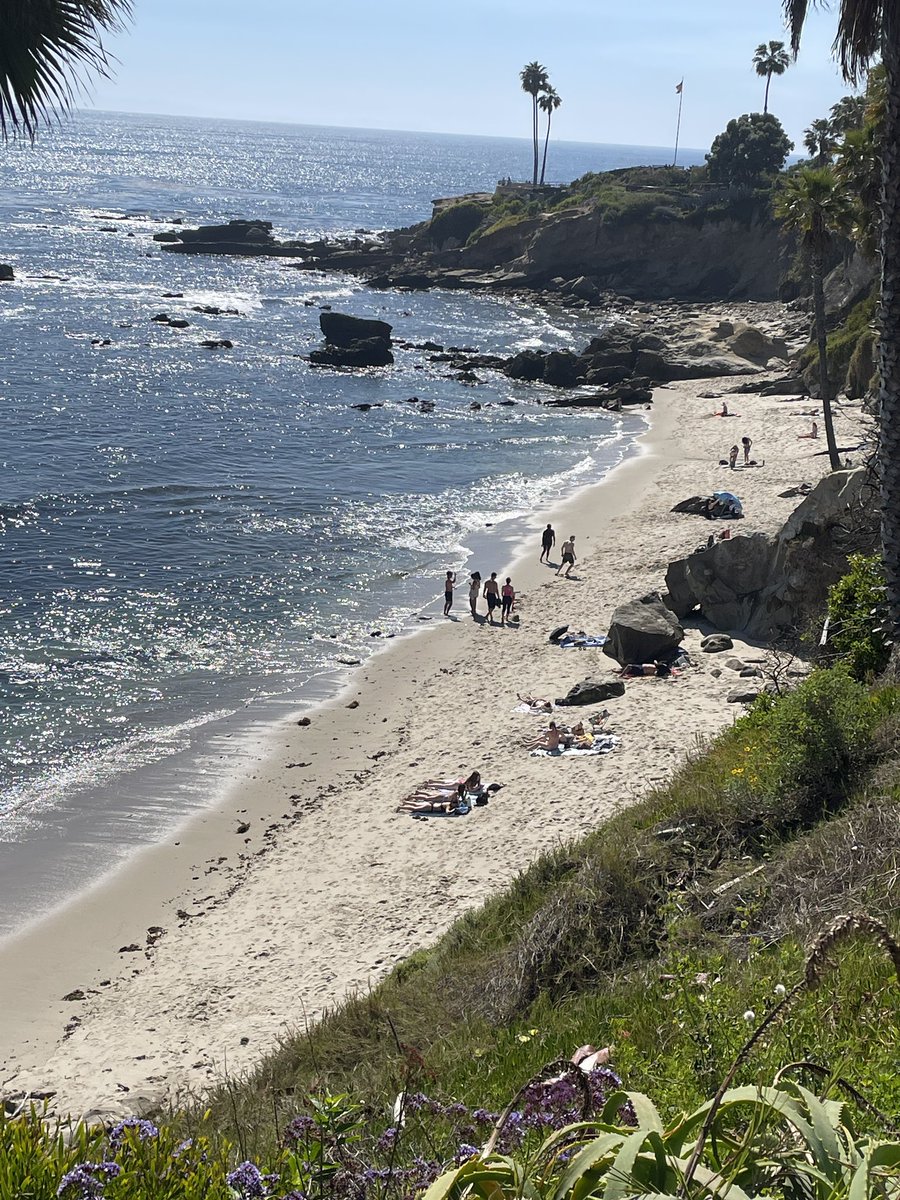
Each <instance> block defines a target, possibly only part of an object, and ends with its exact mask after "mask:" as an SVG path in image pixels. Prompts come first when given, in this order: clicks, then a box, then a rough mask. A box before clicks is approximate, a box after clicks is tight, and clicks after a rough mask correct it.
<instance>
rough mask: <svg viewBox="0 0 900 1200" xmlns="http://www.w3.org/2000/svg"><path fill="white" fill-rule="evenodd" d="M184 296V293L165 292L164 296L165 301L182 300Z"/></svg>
mask: <svg viewBox="0 0 900 1200" xmlns="http://www.w3.org/2000/svg"><path fill="white" fill-rule="evenodd" d="M183 296H184V292H163V294H162V298H163V300H181V299H182V298H183Z"/></svg>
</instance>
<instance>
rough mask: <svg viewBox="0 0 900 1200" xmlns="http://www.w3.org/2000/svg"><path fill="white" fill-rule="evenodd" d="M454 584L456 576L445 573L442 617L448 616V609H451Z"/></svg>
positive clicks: (450, 572) (451, 573)
mask: <svg viewBox="0 0 900 1200" xmlns="http://www.w3.org/2000/svg"><path fill="white" fill-rule="evenodd" d="M455 583H456V576H455V575H454V573H453V572H452V571H448V572H447V577H446V579H445V580H444V616H445V617H449V616H450V609H451V608H452V607H453V585H454V584H455Z"/></svg>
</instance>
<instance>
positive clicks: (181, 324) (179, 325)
mask: <svg viewBox="0 0 900 1200" xmlns="http://www.w3.org/2000/svg"><path fill="white" fill-rule="evenodd" d="M190 324H191V323H190V321H186V320H185V319H184V317H173V318H172V319H171V320H170V321H169V328H170V329H188V328H189V327H190Z"/></svg>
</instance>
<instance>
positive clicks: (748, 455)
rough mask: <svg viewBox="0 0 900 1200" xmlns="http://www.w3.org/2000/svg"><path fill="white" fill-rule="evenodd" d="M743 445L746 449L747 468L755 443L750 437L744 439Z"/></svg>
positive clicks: (742, 439)
mask: <svg viewBox="0 0 900 1200" xmlns="http://www.w3.org/2000/svg"><path fill="white" fill-rule="evenodd" d="M741 445H742V446H743V447H744V466H745V467H746V465H747V464H748V463H749V461H750V447H751V446H752V445H753V442H752V441H751V440H750V438H748V437H742V438H741Z"/></svg>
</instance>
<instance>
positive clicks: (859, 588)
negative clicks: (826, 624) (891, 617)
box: [828, 554, 889, 679]
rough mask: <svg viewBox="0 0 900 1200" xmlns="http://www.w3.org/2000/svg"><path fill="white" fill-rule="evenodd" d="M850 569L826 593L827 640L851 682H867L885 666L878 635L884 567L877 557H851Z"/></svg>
mask: <svg viewBox="0 0 900 1200" xmlns="http://www.w3.org/2000/svg"><path fill="white" fill-rule="evenodd" d="M849 564H850V570H849V571H848V572H847V574H846V575H845V576H844V577H843V579H839V580H838V582H837V583H836V584H835V585H834V586H833V587H832V588H831V589H830V591H829V593H828V616H829V618H830V621H831V625H830V628H829V641H830V644H831V646H832V648H833V650H834V652H835V654H836V655H837V657H838V660H839V661H840V662H843V663H845V664H846V666H847V670H848V671H849V672H850V674H851V675H852V676H853V677H854V679H868V678H870V677H871V676H873V675H877V674H878V673H879V672H880V671H883V670H884V668H885V667H886V666H887V662H888V655H889V647H888V643H887V640H886V638H885V636H884V633H883V632H882V620H883V615H882V609H883V606H884V588H885V580H884V567H883V565H882V562H881V559H880V558H879V556H878V555H876V554H873V555H865V554H851V555H850V560H849Z"/></svg>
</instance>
